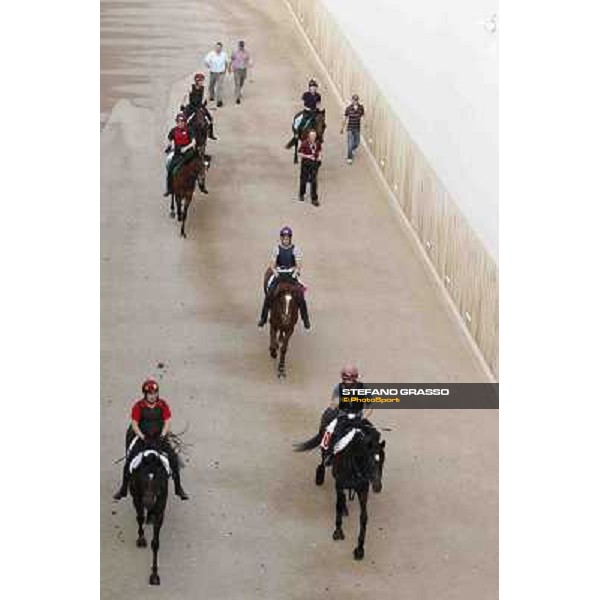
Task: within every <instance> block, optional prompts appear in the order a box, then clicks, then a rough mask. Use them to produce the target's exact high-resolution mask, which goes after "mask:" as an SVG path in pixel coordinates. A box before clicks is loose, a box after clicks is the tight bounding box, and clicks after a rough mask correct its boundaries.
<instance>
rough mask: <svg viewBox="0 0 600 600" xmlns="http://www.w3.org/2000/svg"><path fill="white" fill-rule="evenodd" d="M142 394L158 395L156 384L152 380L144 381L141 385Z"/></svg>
mask: <svg viewBox="0 0 600 600" xmlns="http://www.w3.org/2000/svg"><path fill="white" fill-rule="evenodd" d="M142 392H143V394H144V395H146V394H157V393H158V383H157V382H156V381H155V380H154V379H146V381H144V383H143V385H142Z"/></svg>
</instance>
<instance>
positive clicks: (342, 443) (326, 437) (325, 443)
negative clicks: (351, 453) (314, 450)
mask: <svg viewBox="0 0 600 600" xmlns="http://www.w3.org/2000/svg"><path fill="white" fill-rule="evenodd" d="M346 416H347V417H348V418H349V419H355V418H356V417H357V416H358V415H355V414H353V413H349V414H348V415H346ZM337 422H338V420H337V417H336V418H335V419H333V421H331V423H329V425H327V427H326V428H325V433H324V434H323V438H322V439H321V448H323V450H327V449H328V448H329V444H330V442H331V436H332V435H333V432H334V431H335V427H336V425H337ZM357 431H360V429H357V428H356V427H353V428H352V429H351V430H350V431H349V432H348V433H346V435H344V436H343V437H342V438H341V439H339V440H338V441H337V442H336V444H335V446H334V447H333V453H334V454H337V453H338V452H341V451H342V450H343V449H344V448H345V447H346V446H347V445H348V444H349V443H350V442H351V441H352V440H353V439H354V436H355V435H356V432H357Z"/></svg>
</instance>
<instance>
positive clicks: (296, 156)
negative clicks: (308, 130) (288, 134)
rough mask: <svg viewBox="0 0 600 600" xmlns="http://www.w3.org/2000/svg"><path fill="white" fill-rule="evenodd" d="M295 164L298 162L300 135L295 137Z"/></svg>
mask: <svg viewBox="0 0 600 600" xmlns="http://www.w3.org/2000/svg"><path fill="white" fill-rule="evenodd" d="M294 164H295V165H297V164H298V136H296V137H294Z"/></svg>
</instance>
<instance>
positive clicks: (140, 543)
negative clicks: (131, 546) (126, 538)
mask: <svg viewBox="0 0 600 600" xmlns="http://www.w3.org/2000/svg"><path fill="white" fill-rule="evenodd" d="M135 545H136V546H137V547H138V548H145V547H146V546H147V545H148V542H147V541H146V538H144V537H141V538H138V539H137V541H136V542H135Z"/></svg>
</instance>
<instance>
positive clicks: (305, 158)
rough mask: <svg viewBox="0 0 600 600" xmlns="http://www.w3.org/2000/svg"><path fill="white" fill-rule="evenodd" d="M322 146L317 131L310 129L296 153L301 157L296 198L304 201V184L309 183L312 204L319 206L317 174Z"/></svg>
mask: <svg viewBox="0 0 600 600" xmlns="http://www.w3.org/2000/svg"><path fill="white" fill-rule="evenodd" d="M321 154H322V146H321V144H320V143H319V142H318V141H317V132H316V131H315V130H314V129H312V130H311V131H309V132H308V137H307V138H306V139H305V140H304V141H303V142H302V143H301V144H300V148H299V149H298V155H299V156H300V157H301V158H302V162H301V163H300V193H299V196H298V200H300V201H301V202H304V195H305V194H306V184H307V183H310V198H311V201H312V203H313V205H314V206H319V195H318V193H317V174H318V171H319V167H320V166H321Z"/></svg>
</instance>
